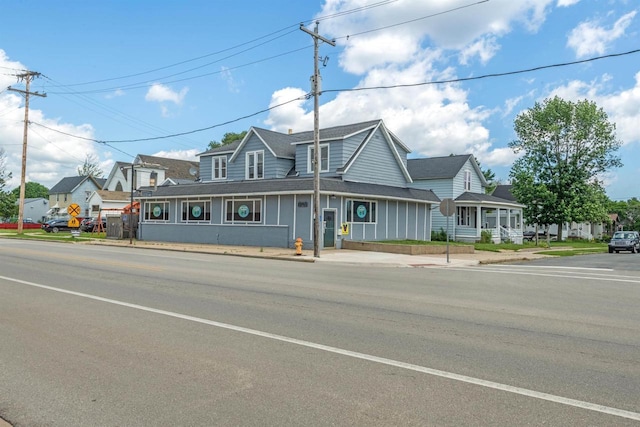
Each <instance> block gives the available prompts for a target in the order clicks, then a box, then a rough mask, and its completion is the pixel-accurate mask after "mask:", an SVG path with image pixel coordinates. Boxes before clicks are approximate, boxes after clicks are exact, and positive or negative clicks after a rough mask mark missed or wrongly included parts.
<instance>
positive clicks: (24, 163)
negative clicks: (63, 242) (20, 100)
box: [7, 71, 47, 234]
mask: <svg viewBox="0 0 640 427" xmlns="http://www.w3.org/2000/svg"><path fill="white" fill-rule="evenodd" d="M17 77H18V81H23V80H24V82H25V90H20V89H14V88H12V87H11V86H9V87H8V88H7V90H12V91H14V92H18V93H21V94H23V95H24V99H25V101H24V132H23V135H22V174H21V175H20V201H19V202H18V234H22V228H23V227H22V224H23V220H24V192H25V191H24V189H25V179H26V176H27V129H28V128H29V95H35V96H41V97H43V98H45V97H46V96H47V94H46V93H38V92H29V85H30V84H31V80H33V79H34V78H35V77H40V73H36V72H35V71H25V72H24V73H22V74H17Z"/></svg>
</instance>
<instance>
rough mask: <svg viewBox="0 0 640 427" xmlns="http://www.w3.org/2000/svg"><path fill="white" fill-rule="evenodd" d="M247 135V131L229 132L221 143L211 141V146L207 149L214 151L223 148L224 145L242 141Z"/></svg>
mask: <svg viewBox="0 0 640 427" xmlns="http://www.w3.org/2000/svg"><path fill="white" fill-rule="evenodd" d="M246 135H247V131H246V130H243V131H242V132H240V133H235V132H227V133H225V134H224V136H223V137H222V140H221V141H220V142H218V141H211V142H210V143H209V146H208V147H207V149H208V150H213V149H214V148H218V147H222V146H223V145H227V144H231V143H232V142H235V141H238V140H241V139H242V138H244V137H245V136H246Z"/></svg>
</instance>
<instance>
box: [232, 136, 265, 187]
mask: <svg viewBox="0 0 640 427" xmlns="http://www.w3.org/2000/svg"><path fill="white" fill-rule="evenodd" d="M250 151H263V152H264V164H263V169H262V170H263V173H264V177H263V178H262V179H270V178H277V176H276V170H277V167H276V158H275V157H274V156H273V154H271V151H269V148H268V147H267V146H266V145H264V144H263V143H262V141H261V140H260V138H258V137H257V136H256V135H255V134H253V135H252V136H251V137H250V138H249V140H248V141H247V142H246V144H245V145H244V147H242V151H241V152H239V153H238V154H237V156H236V158H235V160H234V161H233V162H230V161H228V162H227V179H228V180H229V181H242V180H244V179H245V176H246V164H247V153H248V152H250ZM229 159H231V157H229Z"/></svg>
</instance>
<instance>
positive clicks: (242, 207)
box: [225, 199, 262, 222]
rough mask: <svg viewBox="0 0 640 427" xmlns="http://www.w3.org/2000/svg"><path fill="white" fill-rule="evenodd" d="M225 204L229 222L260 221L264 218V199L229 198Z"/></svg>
mask: <svg viewBox="0 0 640 427" xmlns="http://www.w3.org/2000/svg"><path fill="white" fill-rule="evenodd" d="M225 206H226V216H225V218H226V221H227V222H260V221H261V220H262V200H260V199H240V200H227V201H226V203H225Z"/></svg>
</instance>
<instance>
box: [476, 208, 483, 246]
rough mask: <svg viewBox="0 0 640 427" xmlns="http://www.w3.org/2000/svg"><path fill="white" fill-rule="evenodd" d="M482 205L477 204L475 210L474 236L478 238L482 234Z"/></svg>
mask: <svg viewBox="0 0 640 427" xmlns="http://www.w3.org/2000/svg"><path fill="white" fill-rule="evenodd" d="M483 225H484V224H483V223H482V206H478V208H477V210H476V237H477V238H478V239H479V238H480V237H481V236H482V226H483Z"/></svg>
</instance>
